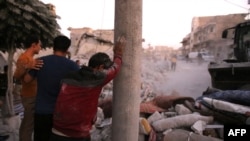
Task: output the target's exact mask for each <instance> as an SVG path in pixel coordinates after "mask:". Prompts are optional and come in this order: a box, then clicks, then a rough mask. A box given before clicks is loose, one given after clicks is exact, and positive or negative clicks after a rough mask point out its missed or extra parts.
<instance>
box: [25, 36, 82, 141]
mask: <svg viewBox="0 0 250 141" xmlns="http://www.w3.org/2000/svg"><path fill="white" fill-rule="evenodd" d="M70 43H71V41H70V39H69V38H68V37H66V36H57V37H56V38H55V39H54V46H53V50H54V53H53V55H48V56H44V57H41V58H40V59H41V60H43V63H44V65H43V67H42V68H41V69H40V70H31V71H29V73H28V74H26V75H25V81H26V82H29V81H32V80H33V79H35V78H36V79H37V98H36V104H35V120H34V141H48V140H49V138H50V135H51V129H52V114H53V112H54V107H55V102H56V99H57V95H58V93H59V90H60V84H61V79H62V78H63V76H64V75H65V74H66V73H68V72H70V71H76V70H79V66H78V65H77V64H76V63H75V62H74V61H72V60H69V59H67V58H66V55H67V51H68V48H69V46H70Z"/></svg>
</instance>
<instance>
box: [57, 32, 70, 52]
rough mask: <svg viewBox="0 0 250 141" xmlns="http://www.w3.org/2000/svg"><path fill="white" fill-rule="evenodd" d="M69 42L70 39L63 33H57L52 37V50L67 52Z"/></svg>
mask: <svg viewBox="0 0 250 141" xmlns="http://www.w3.org/2000/svg"><path fill="white" fill-rule="evenodd" d="M70 44H71V40H70V39H69V38H68V37H66V36H64V35H59V36H57V37H56V38H55V39H54V46H53V50H54V51H62V52H67V51H68V49H69V46H70Z"/></svg>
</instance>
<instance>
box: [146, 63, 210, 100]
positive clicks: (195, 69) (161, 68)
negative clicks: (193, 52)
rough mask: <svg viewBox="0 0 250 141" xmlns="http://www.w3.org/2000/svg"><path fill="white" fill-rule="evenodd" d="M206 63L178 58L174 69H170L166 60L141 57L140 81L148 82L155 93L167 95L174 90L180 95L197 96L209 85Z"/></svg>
mask: <svg viewBox="0 0 250 141" xmlns="http://www.w3.org/2000/svg"><path fill="white" fill-rule="evenodd" d="M208 64H209V62H203V63H202V64H198V62H197V61H196V60H194V61H193V62H186V61H185V60H183V59H178V60H177V66H176V70H175V71H172V70H170V62H169V61H167V60H164V59H158V60H150V59H143V60H142V81H143V83H146V84H149V85H150V86H151V89H152V90H153V91H154V92H155V93H156V95H169V94H171V93H172V92H174V91H176V92H178V93H179V94H180V95H182V96H190V97H193V98H197V97H199V96H201V95H202V93H203V92H204V91H205V90H206V89H207V88H208V87H211V77H210V75H209V72H208Z"/></svg>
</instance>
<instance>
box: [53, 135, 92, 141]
mask: <svg viewBox="0 0 250 141" xmlns="http://www.w3.org/2000/svg"><path fill="white" fill-rule="evenodd" d="M50 141H90V138H72V137H64V136H59V135H56V134H54V133H52V134H51V138H50Z"/></svg>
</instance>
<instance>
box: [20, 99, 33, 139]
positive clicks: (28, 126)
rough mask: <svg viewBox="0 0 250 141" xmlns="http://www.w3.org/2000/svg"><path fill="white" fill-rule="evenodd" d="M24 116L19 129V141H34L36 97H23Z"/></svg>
mask: <svg viewBox="0 0 250 141" xmlns="http://www.w3.org/2000/svg"><path fill="white" fill-rule="evenodd" d="M22 104H23V107H24V117H23V119H22V122H21V126H20V129H19V141H32V134H33V131H34V111H35V97H28V98H27V97H22Z"/></svg>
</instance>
